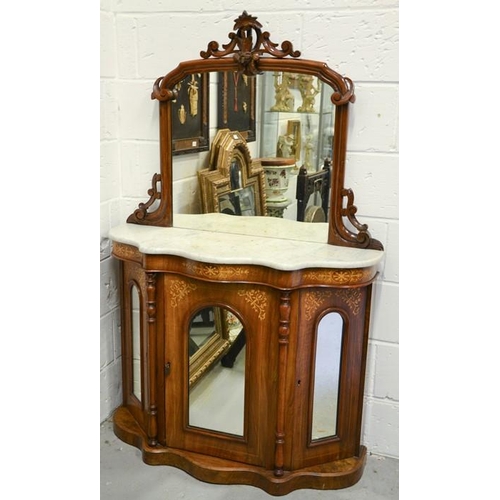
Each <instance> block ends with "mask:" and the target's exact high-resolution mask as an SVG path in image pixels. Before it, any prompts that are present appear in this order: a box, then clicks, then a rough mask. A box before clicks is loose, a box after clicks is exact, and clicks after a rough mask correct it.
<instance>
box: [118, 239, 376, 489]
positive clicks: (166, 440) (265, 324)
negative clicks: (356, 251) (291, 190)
mask: <svg viewBox="0 0 500 500" xmlns="http://www.w3.org/2000/svg"><path fill="white" fill-rule="evenodd" d="M115 245H116V248H120V245H121V244H115ZM126 250H127V251H126V252H124V251H123V249H121V250H118V251H116V252H115V249H114V255H115V256H117V257H118V258H120V260H121V262H122V297H123V299H122V300H123V319H122V349H123V384H124V385H123V387H124V401H123V405H122V407H121V408H120V409H119V410H118V411H117V413H116V415H115V422H114V424H115V430H116V432H117V434H118V436H119V437H120V438H122V439H124V440H125V441H126V442H128V443H130V444H133V445H134V446H137V447H138V448H140V449H142V450H143V457H144V460H145V461H146V462H147V463H158V464H167V465H174V466H176V467H180V468H182V469H184V470H186V471H187V472H189V473H190V474H192V475H194V476H195V477H198V478H200V479H203V480H206V481H210V482H221V483H245V484H251V485H254V486H258V487H260V488H262V489H264V490H265V491H267V492H269V493H271V494H273V495H283V494H286V493H287V492H289V491H292V490H293V489H296V488H304V487H307V488H320V489H325V488H341V487H345V486H348V485H350V484H353V483H354V482H355V481H357V480H358V479H359V478H360V476H361V472H362V469H363V465H364V451H363V448H362V447H360V442H359V438H360V432H361V413H362V407H363V397H362V395H363V387H364V373H365V363H366V344H367V338H368V322H369V303H370V298H371V297H370V290H371V283H372V281H373V279H374V277H375V269H371V268H368V269H361V270H356V269H354V270H349V269H347V270H345V269H338V270H335V269H333V270H332V269H304V270H298V271H294V272H286V271H278V270H270V269H267V268H265V267H262V266H252V265H242V266H235V265H226V266H225V265H221V264H218V265H215V264H210V273H209V275H208V274H205V273H204V272H203V270H204V269H205V268H204V266H205V265H207V264H206V263H201V262H195V261H188V262H187V263H186V262H185V261H186V259H182V258H179V257H175V256H169V255H154V256H153V255H142V254H141V253H140V252H139V251H138V250H137V249H131V248H130V246H127V248H126ZM124 255H127V256H128V257H129V259H127V260H125V259H124V258H123V256H124ZM120 256H122V257H120ZM130 256H132V258H130ZM150 258H152V259H150ZM138 261H139V262H141V263H142V264H140V263H139V262H138ZM145 264H152V268H153V269H147V268H144V265H145ZM214 269H215V270H217V269H218V272H215V273H214ZM270 271H273V272H270ZM347 271H353V273H351V274H349V273H347V274H346V272H347ZM354 271H357V274H356V273H355V272H354ZM304 273H307V276H308V278H307V279H306V278H305V277H304V276H302V274H304ZM221 276H222V277H223V278H224V279H221ZM133 285H134V286H136V287H137V289H138V290H139V297H140V310H141V321H140V323H141V340H140V345H141V364H142V368H141V374H142V384H141V385H142V401H139V400H138V399H137V398H136V397H135V395H134V394H132V390H131V388H132V386H133V383H132V377H133V372H132V363H131V350H132V331H131V321H130V317H131V297H130V290H131V287H132V286H133ZM208 306H220V307H223V308H225V309H228V310H229V311H231V312H233V313H234V314H235V315H237V316H238V317H239V318H240V319H241V321H242V326H243V328H244V330H245V340H246V342H245V349H246V356H245V358H246V364H245V404H244V422H245V427H244V433H243V436H241V437H237V436H232V435H228V434H224V433H220V432H214V431H211V430H208V429H200V428H194V427H190V426H189V423H188V420H189V419H188V394H189V389H188V388H189V382H188V377H189V366H188V361H189V360H188V356H187V352H188V344H187V343H188V334H187V332H188V330H189V324H190V321H191V318H192V317H194V316H195V315H196V314H197V312H199V311H200V310H202V309H203V308H205V307H208ZM329 312H338V313H339V314H340V315H341V316H342V319H343V323H344V332H343V345H342V362H341V368H340V370H341V373H340V381H341V382H340V389H339V394H340V395H339V405H338V418H337V432H336V435H335V436H332V437H331V438H327V439H321V440H316V441H314V442H313V441H311V438H310V436H311V425H312V423H311V422H312V395H313V392H314V387H313V378H314V359H315V349H316V338H317V335H316V331H317V327H318V323H319V321H320V320H321V318H322V317H323V316H324V315H325V314H327V313H329ZM166 366H168V370H166V368H165V367H166ZM278 479H282V481H278Z"/></svg>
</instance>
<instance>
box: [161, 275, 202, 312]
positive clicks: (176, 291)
mask: <svg viewBox="0 0 500 500" xmlns="http://www.w3.org/2000/svg"><path fill="white" fill-rule="evenodd" d="M168 286H169V289H170V295H171V304H172V307H177V306H178V305H179V304H180V302H181V301H182V299H184V298H185V297H187V296H188V295H189V294H190V293H191V292H192V291H193V290H196V288H197V286H196V285H195V284H193V283H187V282H186V281H181V280H171V281H169V282H168Z"/></svg>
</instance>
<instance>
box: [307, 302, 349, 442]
mask: <svg viewBox="0 0 500 500" xmlns="http://www.w3.org/2000/svg"><path fill="white" fill-rule="evenodd" d="M342 331H343V320H342V316H341V315H340V314H339V313H336V312H330V313H328V314H326V315H325V316H323V318H321V321H320V322H319V324H318V329H317V332H316V353H315V361H314V386H313V387H314V392H313V415H312V432H311V440H312V441H314V440H318V439H324V438H328V437H331V436H335V435H336V434H337V406H338V395H339V380H340V360H341V350H342Z"/></svg>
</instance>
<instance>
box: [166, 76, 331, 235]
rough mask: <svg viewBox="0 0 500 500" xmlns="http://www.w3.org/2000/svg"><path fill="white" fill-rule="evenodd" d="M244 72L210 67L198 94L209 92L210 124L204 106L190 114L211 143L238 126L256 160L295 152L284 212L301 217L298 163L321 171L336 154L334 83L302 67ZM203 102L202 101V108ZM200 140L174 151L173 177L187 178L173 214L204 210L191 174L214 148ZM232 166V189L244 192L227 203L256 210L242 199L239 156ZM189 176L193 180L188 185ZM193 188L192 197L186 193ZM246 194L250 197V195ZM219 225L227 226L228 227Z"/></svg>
mask: <svg viewBox="0 0 500 500" xmlns="http://www.w3.org/2000/svg"><path fill="white" fill-rule="evenodd" d="M240 76H241V77H238V75H236V74H233V72H222V73H219V72H214V73H209V74H208V76H207V78H205V79H199V82H198V88H199V91H200V92H199V93H198V94H197V95H199V96H203V95H208V102H209V104H208V105H207V106H206V109H207V113H208V121H207V123H208V126H207V127H206V128H204V127H203V126H202V125H203V123H202V121H203V114H202V113H201V112H200V113H198V114H196V115H193V116H191V115H189V116H190V119H193V120H199V121H200V127H199V130H201V131H202V132H201V133H206V138H205V139H206V141H205V142H206V143H207V144H208V145H209V147H210V146H211V144H212V141H213V139H214V137H215V135H216V133H217V131H218V130H220V129H222V128H229V129H230V130H237V131H239V132H240V133H241V135H242V136H243V137H244V138H245V140H246V141H247V146H248V149H249V151H250V154H251V156H252V159H254V160H256V159H258V158H269V157H271V158H272V157H287V158H294V159H295V167H294V168H293V169H292V171H291V176H290V182H289V187H288V190H287V192H286V193H285V194H284V196H285V197H286V198H287V199H288V200H289V201H290V205H289V208H287V209H285V210H284V212H283V218H285V219H291V220H296V208H295V206H296V199H295V190H296V174H298V171H299V168H300V167H301V166H303V165H305V166H306V167H307V169H308V171H310V172H316V171H318V170H321V169H322V167H323V161H324V159H325V158H330V159H331V158H332V155H333V151H332V143H333V133H334V116H335V106H334V105H333V104H332V102H331V95H332V94H333V92H334V89H332V88H331V87H330V86H329V85H327V84H324V83H323V82H321V81H320V80H319V79H318V78H317V77H316V76H312V75H306V74H300V73H286V72H282V71H279V72H277V71H268V72H264V73H263V74H261V75H256V76H254V77H246V76H245V77H243V75H240ZM186 79H189V77H186ZM203 85H206V86H207V87H208V88H207V89H206V91H203V88H202V86H203ZM186 92H187V91H186ZM186 99H187V97H186ZM200 99H201V97H200ZM173 106H174V109H173V112H172V134H173V137H174V138H175V137H177V136H179V135H182V129H183V128H184V127H185V126H186V124H187V122H186V123H185V124H183V123H182V121H180V120H179V118H178V113H177V112H176V106H177V107H178V106H180V101H178V102H177V101H175V102H174V103H173ZM203 108H204V106H203V105H201V102H200V106H198V109H203ZM204 130H205V131H206V132H203V131H204ZM202 142H203V141H202ZM197 145H198V143H196V144H195V143H194V142H193V148H192V151H190V150H189V149H188V150H184V151H183V152H182V154H179V155H174V157H173V170H174V180H176V181H180V180H182V179H186V184H185V187H183V188H182V189H181V191H182V192H180V191H179V192H178V194H174V214H175V213H182V214H190V213H193V214H196V213H198V214H200V213H202V210H201V203H200V201H199V199H198V198H199V197H200V190H199V186H197V185H196V180H197V179H196V180H192V181H191V180H189V179H193V176H196V172H197V171H199V170H201V169H204V168H207V167H208V164H209V155H210V152H209V151H201V152H200V151H199V149H197V147H195V146H197ZM230 170H231V188H232V191H234V192H235V193H239V196H235V195H233V196H232V198H233V199H232V200H230V199H229V198H228V199H227V200H223V201H225V202H226V203H225V205H224V207H225V208H226V209H227V211H228V213H229V212H234V213H235V214H237V213H238V211H241V215H254V214H255V212H254V209H253V208H252V206H251V205H248V206H245V207H243V205H242V203H241V202H242V197H244V195H245V193H241V192H238V188H239V186H241V166H240V165H239V164H238V161H237V160H235V161H234V162H233V164H232V165H231V167H230ZM190 182H193V184H191V185H190V187H189V188H188V184H189V183H190ZM188 194H189V197H190V199H188V198H187V197H186V195H188ZM248 194H249V195H250V194H252V193H248ZM317 198H318V196H312V197H311V200H310V203H314V204H316V205H318V204H320V203H319V202H318V199H317ZM245 199H247V200H249V199H251V196H248V197H245ZM234 202H240V203H239V205H240V206H241V207H242V208H241V210H240V209H239V208H238V206H237V205H238V203H236V205H235V203H234ZM221 206H222V205H221ZM222 210H223V209H221V211H222ZM268 212H270V211H269V210H268ZM270 213H271V212H270ZM174 225H176V226H179V225H180V224H178V223H176V221H175V216H174ZM220 230H221V231H223V230H224V228H220Z"/></svg>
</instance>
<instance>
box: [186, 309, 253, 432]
mask: <svg viewBox="0 0 500 500" xmlns="http://www.w3.org/2000/svg"><path fill="white" fill-rule="evenodd" d="M241 330H242V326H241V322H240V320H239V319H238V318H237V317H236V316H235V315H234V314H233V313H232V312H231V311H229V310H228V309H226V308H224V307H218V306H210V307H206V308H204V309H202V310H200V311H198V312H196V313H195V314H194V315H193V317H192V318H191V321H190V324H189V343H188V356H189V383H190V388H189V399H188V401H189V412H188V413H189V420H188V424H189V426H190V427H197V428H202V429H208V430H211V431H216V432H221V433H224V434H231V435H236V436H243V435H244V417H243V416H244V406H245V346H243V347H242V349H241V350H240V351H239V352H238V353H237V356H235V359H234V362H233V363H232V364H231V365H230V367H228V365H227V363H221V357H222V356H223V355H224V354H226V353H227V352H228V351H229V349H230V348H231V346H232V345H233V344H234V342H235V341H236V339H237V338H238V336H239V335H240V334H241Z"/></svg>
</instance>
